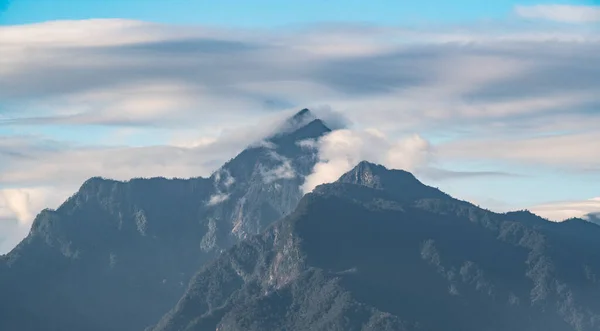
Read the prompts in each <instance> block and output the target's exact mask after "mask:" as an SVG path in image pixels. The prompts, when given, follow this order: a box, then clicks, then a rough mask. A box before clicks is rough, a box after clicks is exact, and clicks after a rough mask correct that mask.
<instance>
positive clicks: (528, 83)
mask: <svg viewBox="0 0 600 331" xmlns="http://www.w3.org/2000/svg"><path fill="white" fill-rule="evenodd" d="M586 27H587V26H586ZM0 35H2V47H1V48H0V100H2V104H1V105H0V132H1V133H2V136H0V188H2V189H4V188H7V189H31V188H37V187H45V188H47V189H48V192H47V193H44V195H43V196H44V197H42V195H35V194H29V196H28V199H29V200H27V199H25V198H23V196H21V198H15V197H18V195H15V196H13V198H12V199H13V200H11V201H13V202H12V203H14V201H21V202H23V201H30V207H29V209H24V210H25V211H26V212H23V210H22V211H21V212H20V214H21V215H27V213H30V214H35V213H36V212H37V211H39V210H40V209H41V208H43V207H45V206H46V205H45V204H48V205H52V203H50V202H46V200H45V199H46V198H45V196H51V197H56V199H57V200H60V201H62V199H64V198H66V197H67V196H68V195H69V194H70V193H72V192H74V191H75V190H76V189H77V187H78V186H79V185H80V184H81V182H83V181H84V180H85V179H87V178H89V177H91V176H104V177H109V178H115V179H129V178H131V177H140V176H142V177H152V176H165V177H193V176H199V175H203V176H205V175H209V174H211V172H212V171H214V170H215V169H216V168H217V167H218V166H220V165H221V164H222V163H223V162H225V161H226V160H228V159H229V158H231V157H233V156H234V155H235V154H236V153H237V152H239V151H241V150H242V149H243V148H244V147H246V146H248V145H249V144H250V145H252V144H255V145H256V146H258V145H260V142H261V141H262V139H263V138H264V137H266V136H268V135H269V134H272V133H273V132H274V130H276V128H280V125H281V123H282V121H283V119H284V118H286V117H287V116H289V115H291V114H292V113H291V112H292V111H293V110H292V108H295V109H294V111H297V110H298V109H299V108H303V107H309V108H311V109H314V112H315V114H317V115H318V116H319V117H321V118H323V119H324V120H325V121H326V122H327V124H328V125H329V126H331V127H332V128H334V129H335V128H351V129H348V130H341V131H339V132H336V133H334V134H332V135H331V136H328V138H327V139H325V140H322V141H319V142H308V141H307V142H304V143H303V147H305V148H319V150H320V151H321V152H320V153H321V155H322V159H321V162H320V163H319V165H318V167H317V168H315V171H316V172H315V174H313V176H312V177H310V178H309V181H307V187H306V189H307V190H310V189H311V188H310V187H313V186H314V185H316V184H318V183H321V182H326V181H331V180H335V179H337V177H338V176H339V175H340V174H341V173H342V172H343V169H346V170H349V169H350V168H351V167H352V166H354V165H355V163H357V162H358V161H361V160H362V159H367V160H371V161H374V162H377V163H383V164H386V165H387V166H391V167H397V168H398V167H399V168H405V169H409V170H411V169H414V170H419V175H423V176H430V177H431V178H437V179H443V178H457V177H460V176H463V178H464V177H467V176H471V177H472V176H483V175H485V176H496V175H498V176H502V175H503V174H501V173H502V172H501V171H495V170H494V169H491V170H490V171H470V172H463V171H458V170H457V171H450V170H446V169H442V168H444V167H443V166H440V165H439V164H434V163H435V162H437V161H438V160H441V161H444V160H446V159H448V160H452V161H461V160H465V159H466V160H472V159H476V160H482V159H483V160H494V161H497V162H509V163H510V162H512V163H528V164H529V163H534V164H538V165H542V166H547V167H557V166H559V167H567V168H569V169H577V170H578V171H584V170H586V171H587V170H590V169H600V165H599V164H598V161H597V160H598V159H600V158H598V155H597V153H595V150H597V148H595V145H594V141H597V139H598V137H597V135H596V134H595V133H594V130H596V129H597V124H598V120H599V119H600V115H599V113H598V112H597V111H596V110H597V109H598V106H600V102H598V98H597V95H599V94H600V58H599V57H598V56H596V54H598V53H600V37H599V34H598V33H597V31H596V30H594V29H593V28H589V29H582V28H580V27H579V28H578V27H577V26H565V25H560V26H558V27H556V26H534V25H527V26H526V27H525V28H523V26H522V25H520V24H517V25H515V26H510V24H508V23H506V24H505V23H503V24H501V26H499V25H498V24H494V25H493V26H492V25H483V26H443V27H442V28H418V29H417V28H410V29H409V28H403V27H380V26H372V25H359V24H336V25H318V26H309V27H296V28H293V29H277V30H269V29H260V30H259V29H257V30H253V29H222V28H209V27H205V26H169V25H162V24H153V23H147V22H138V21H129V20H112V19H111V20H84V21H57V22H45V23H39V24H31V25H19V26H2V27H0ZM332 109H335V110H336V112H332V111H331V110H332ZM340 113H341V114H343V117H340V116H338V114H340ZM98 128H102V129H103V130H105V132H107V133H106V136H102V137H100V138H97V139H96V138H94V137H92V134H91V132H92V131H94V130H97V129H98ZM368 128H377V129H378V131H374V130H367V129H368ZM130 129H133V130H135V132H134V133H133V134H131V133H128V134H127V135H125V136H123V135H121V134H117V132H129V131H127V130H130ZM78 130H80V131H79V132H85V134H84V135H81V134H77V133H75V132H77V131H78ZM122 130H125V131H122ZM15 132H23V133H22V135H19V136H16V135H15ZM27 132H28V133H29V135H27ZM88 132H89V133H90V134H89V135H88ZM414 132H419V133H421V135H420V136H411V134H412V133H414ZM42 133H43V134H44V135H43V136H42V135H41V134H42ZM154 133H157V135H154ZM151 134H152V135H153V137H152V138H151V139H150V138H149V137H150V135H151ZM559 134H560V135H559ZM407 137H408V138H407ZM429 137H433V138H431V139H430V138H429ZM439 137H444V138H443V139H441V140H440V139H438V138H439ZM552 137H554V138H552ZM105 141H110V146H106V144H107V143H106V142H105ZM481 141H484V142H483V143H482V142H481ZM354 143H355V144H357V145H356V146H362V147H360V148H359V152H358V153H354V152H351V151H349V149H350V147H352V144H354ZM488 143H489V144H490V145H486V144H488ZM378 144H381V147H373V146H379V145H378ZM311 146H312V147H311ZM331 146H339V147H340V150H339V151H336V150H335V148H333V147H331ZM548 146H556V148H548ZM371 149H372V150H373V151H371ZM377 153H379V154H377ZM434 156H435V160H433V161H432V158H434ZM442 163H443V162H442ZM436 168H437V169H438V170H439V171H438V172H437V173H436V172H435V169H436ZM271 170H273V173H272V174H273V175H274V176H275V177H277V176H287V175H290V174H291V173H290V172H289V171H287V170H289V169H286V165H285V162H282V163H281V164H280V166H279V167H275V168H273V169H271ZM275 170H276V171H275ZM436 176H437V177H436ZM223 192H225V189H223ZM220 194H226V193H220ZM14 199H17V200H14ZM18 199H21V200H18ZM5 205H7V204H5ZM21 205H22V204H21ZM13 209H14V208H13ZM5 210H9V209H8V207H5ZM15 210H17V209H15ZM6 215H7V216H6V217H7V218H6V219H7V221H6V222H4V224H12V225H15V226H16V222H17V221H16V220H17V215H16V213H15V212H14V211H10V213H9V212H6ZM22 219H25V217H22Z"/></svg>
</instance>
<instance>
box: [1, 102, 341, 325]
mask: <svg viewBox="0 0 600 331" xmlns="http://www.w3.org/2000/svg"><path fill="white" fill-rule="evenodd" d="M329 131H330V130H329V128H327V126H326V125H325V124H324V123H323V122H322V121H321V120H319V119H316V118H315V117H314V115H312V114H311V112H310V111H308V110H307V109H305V110H302V111H300V112H299V113H297V114H296V115H295V116H293V117H291V118H290V119H288V120H287V121H286V122H285V123H284V124H283V125H282V126H281V127H280V128H279V130H278V132H277V133H275V134H273V135H272V136H270V137H268V138H267V139H265V140H264V141H262V142H260V143H257V144H254V145H252V146H250V147H248V148H247V149H245V150H244V151H243V152H241V153H240V154H239V155H238V156H236V157H235V158H233V159H232V160H230V161H229V162H227V163H226V164H225V165H223V166H222V167H221V168H220V169H218V170H217V171H216V172H215V173H214V174H213V175H212V176H211V177H210V178H200V177H199V178H191V179H165V178H150V179H132V180H130V181H127V182H121V181H115V180H109V179H103V178H91V179H89V180H87V181H86V182H85V183H84V184H83V185H82V186H81V188H80V189H79V191H78V192H77V193H75V194H74V195H73V196H72V197H71V198H69V199H68V200H67V201H66V202H65V203H63V204H62V205H61V206H60V207H59V208H58V209H56V210H44V211H42V212H41V213H40V214H39V215H37V217H36V218H35V220H34V222H33V225H32V228H31V231H30V233H29V235H28V236H27V237H26V238H25V239H24V240H23V241H22V242H21V243H20V244H19V245H18V246H17V247H16V248H14V249H13V250H12V251H11V252H10V253H8V254H6V255H4V256H2V257H0V330H19V331H39V330H45V331H65V330H66V331H71V330H86V331H96V330H97V331H109V330H114V331H120V330H126V331H130V330H142V329H143V328H145V327H146V326H148V325H150V324H152V323H154V322H156V321H157V320H158V319H159V318H160V316H162V314H164V313H165V312H166V311H167V310H168V309H169V308H170V307H172V306H173V305H174V304H175V303H176V302H177V300H178V299H179V297H180V296H181V295H182V294H183V293H184V291H185V288H186V286H187V284H188V282H189V280H190V277H191V276H192V275H193V274H194V272H195V271H196V270H197V269H198V268H200V267H201V266H202V265H203V264H204V263H206V262H207V261H210V260H211V259H213V258H214V257H216V256H218V255H219V254H220V252H221V251H223V250H225V249H227V248H229V247H231V246H232V245H233V244H234V243H236V242H238V241H239V240H241V239H243V238H246V237H248V236H252V235H256V234H258V233H260V231H261V230H263V229H264V228H265V227H267V226H268V225H269V224H271V223H272V222H274V221H276V220H278V219H280V218H281V217H282V216H284V215H286V214H288V213H290V212H292V211H293V210H294V208H295V207H296V205H297V203H298V201H299V200H300V198H301V197H302V192H301V190H300V186H301V185H302V183H303V182H304V177H305V176H307V175H308V174H309V173H310V172H311V170H312V167H313V166H314V164H315V162H316V161H317V159H316V154H315V151H314V150H310V149H304V148H301V147H300V146H299V145H298V142H299V141H302V140H305V139H318V138H319V137H321V136H322V135H324V134H326V133H328V132H329Z"/></svg>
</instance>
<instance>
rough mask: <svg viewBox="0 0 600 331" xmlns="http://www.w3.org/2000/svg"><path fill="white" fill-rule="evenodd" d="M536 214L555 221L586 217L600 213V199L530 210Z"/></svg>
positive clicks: (567, 202) (555, 204)
mask: <svg viewBox="0 0 600 331" xmlns="http://www.w3.org/2000/svg"><path fill="white" fill-rule="evenodd" d="M530 209H531V211H532V212H533V213H535V214H538V215H540V216H542V217H545V218H547V219H550V220H553V221H563V220H565V219H568V218H573V217H585V216H586V215H591V214H594V213H598V212H600V197H598V198H592V199H589V200H584V201H566V202H556V203H550V204H544V205H539V206H534V207H531V208H530Z"/></svg>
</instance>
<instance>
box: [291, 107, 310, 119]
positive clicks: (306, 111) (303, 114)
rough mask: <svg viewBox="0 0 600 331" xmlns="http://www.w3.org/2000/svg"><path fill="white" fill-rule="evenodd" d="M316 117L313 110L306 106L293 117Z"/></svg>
mask: <svg viewBox="0 0 600 331" xmlns="http://www.w3.org/2000/svg"><path fill="white" fill-rule="evenodd" d="M307 116H310V117H314V115H313V114H312V113H311V111H310V110H309V109H308V108H304V109H302V110H301V111H299V112H297V113H296V115H294V116H293V117H292V119H302V118H303V117H307Z"/></svg>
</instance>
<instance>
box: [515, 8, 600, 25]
mask: <svg viewBox="0 0 600 331" xmlns="http://www.w3.org/2000/svg"><path fill="white" fill-rule="evenodd" d="M515 12H516V13H517V15H519V16H521V17H524V18H533V19H544V20H551V21H556V22H564V23H593V22H600V6H575V5H559V4H549V5H534V6H516V7H515Z"/></svg>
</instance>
